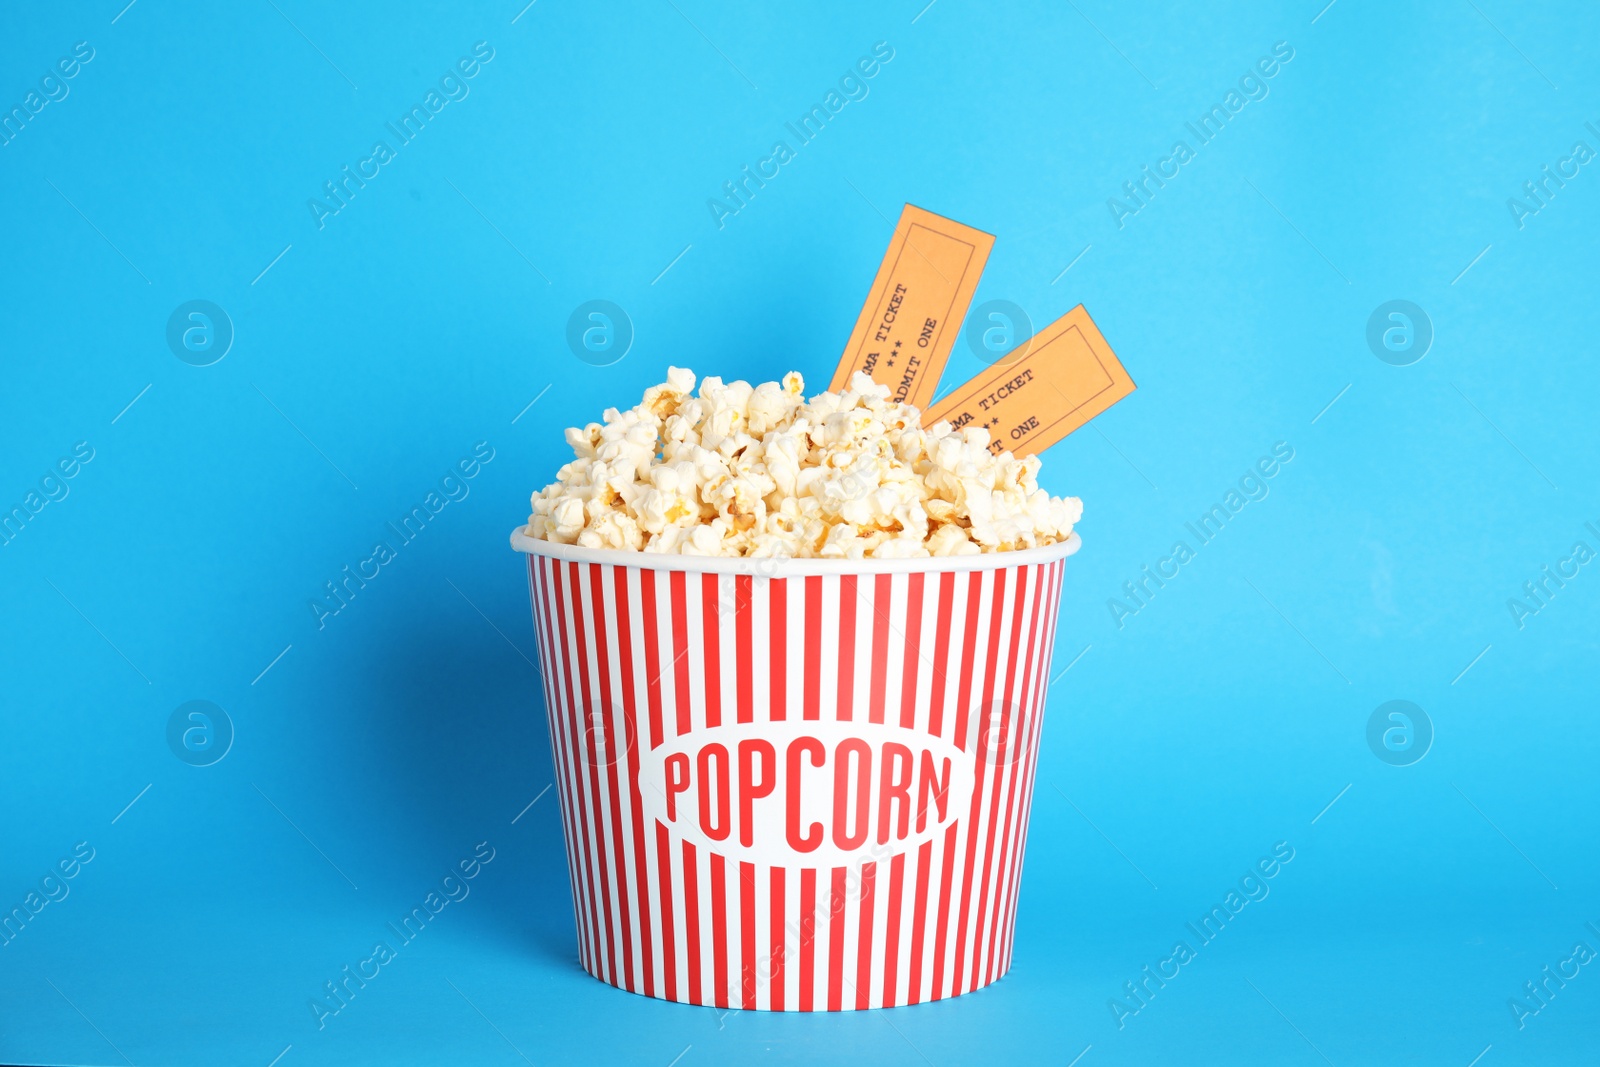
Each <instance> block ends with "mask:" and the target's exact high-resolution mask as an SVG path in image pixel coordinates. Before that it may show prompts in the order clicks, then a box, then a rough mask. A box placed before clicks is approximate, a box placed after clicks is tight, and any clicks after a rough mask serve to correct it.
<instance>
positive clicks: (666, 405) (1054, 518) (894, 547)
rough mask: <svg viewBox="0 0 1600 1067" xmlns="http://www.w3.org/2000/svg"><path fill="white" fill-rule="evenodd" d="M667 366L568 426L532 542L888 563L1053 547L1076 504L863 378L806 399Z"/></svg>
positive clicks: (1017, 464) (979, 436)
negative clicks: (599, 416)
mask: <svg viewBox="0 0 1600 1067" xmlns="http://www.w3.org/2000/svg"><path fill="white" fill-rule="evenodd" d="M695 380H696V379H695V375H694V373H693V372H692V371H689V370H685V369H683V368H680V367H669V368H668V369H667V380H666V381H665V382H663V383H661V384H660V385H653V386H651V387H650V388H649V389H647V390H645V393H644V397H643V399H642V400H641V401H640V402H639V404H637V405H636V406H634V407H632V408H630V409H628V410H627V411H619V410H617V409H615V408H609V409H607V410H606V412H605V414H604V416H603V420H604V421H603V422H599V423H594V422H591V423H589V424H588V425H586V426H583V427H582V428H573V429H569V430H568V431H567V432H566V439H567V443H568V444H569V445H570V446H571V447H572V452H573V459H572V461H571V462H569V463H567V464H565V465H563V466H562V467H561V469H560V470H559V471H558V472H557V473H556V481H554V482H552V483H551V484H550V485H548V486H546V487H545V488H544V489H542V490H541V491H539V492H538V493H535V494H534V495H533V499H532V505H533V513H532V514H531V515H530V516H529V517H528V525H527V528H526V532H527V534H528V536H530V537H536V538H542V539H544V540H548V541H554V542H557V543H559V544H576V545H580V546H583V547H586V548H610V549H623V550H631V551H644V552H666V553H679V554H684V555H701V556H761V557H777V558H785V557H794V558H830V559H866V558H875V559H888V558H908V557H912V558H914V557H929V556H953V555H972V554H976V553H981V552H1006V551H1014V550H1018V549H1025V548H1034V547H1038V546H1040V545H1049V544H1055V543H1057V542H1060V541H1064V540H1066V539H1067V538H1068V537H1070V536H1071V535H1072V527H1073V524H1075V523H1076V522H1077V521H1078V519H1079V518H1080V517H1081V516H1082V514H1083V504H1082V502H1081V501H1079V500H1078V498H1076V497H1053V496H1051V495H1050V494H1049V493H1047V492H1046V491H1045V490H1043V489H1040V488H1039V485H1038V474H1039V468H1040V462H1039V459H1038V457H1036V456H1026V457H1023V458H1021V459H1019V458H1017V457H1015V456H1013V455H1012V454H1011V453H1010V452H1001V453H999V454H998V455H996V454H994V453H992V452H990V450H989V443H990V439H989V433H988V431H987V430H985V429H982V428H980V427H968V428H966V429H963V430H959V431H958V430H955V429H953V428H952V427H951V426H950V424H949V423H948V422H938V423H935V424H934V425H932V426H923V425H922V412H921V411H919V410H918V409H916V408H914V407H912V406H911V405H909V404H901V403H895V402H891V401H890V400H889V395H890V394H889V389H888V387H887V386H881V385H878V384H876V383H875V382H873V381H872V379H871V378H870V377H868V376H867V375H865V374H861V373H856V374H854V375H852V376H851V378H850V382H849V385H848V387H847V388H846V389H845V390H844V391H843V392H840V393H820V394H818V395H817V396H814V397H812V398H811V399H810V400H807V399H806V398H805V395H804V394H805V382H804V380H803V379H802V378H801V377H800V375H799V374H798V373H797V372H795V371H790V372H789V373H788V374H785V375H784V376H783V378H782V380H781V381H777V382H765V383H763V384H761V385H757V386H754V387H752V386H751V385H750V384H749V383H747V382H742V381H734V382H727V383H724V382H723V380H722V379H721V378H715V377H713V378H706V379H704V380H702V381H701V382H700V390H699V393H698V394H696V393H695Z"/></svg>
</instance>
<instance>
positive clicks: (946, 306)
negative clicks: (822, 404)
mask: <svg viewBox="0 0 1600 1067" xmlns="http://www.w3.org/2000/svg"><path fill="white" fill-rule="evenodd" d="M993 247H994V237H993V235H991V234H987V233H984V232H983V231H982V230H974V229H973V228H972V227H971V226H963V225H962V224H961V223H959V222H952V221H951V220H950V219H947V218H943V217H942V216H939V215H935V214H934V213H933V212H931V211H924V210H922V209H921V208H920V207H914V206H912V205H911V204H907V205H906V209H905V210H904V211H903V212H901V213H900V222H899V224H898V225H897V226H895V228H894V240H892V241H890V242H889V251H888V252H886V253H884V257H883V265H882V266H880V267H879V268H878V276H877V278H875V279H873V282H872V289H871V290H870V291H869V292H868V293H867V302H866V305H865V306H864V307H862V309H861V317H860V318H858V319H857V320H856V327H855V329H854V330H852V331H851V332H850V343H849V344H848V345H847V346H845V350H844V357H843V358H842V359H841V360H840V361H839V369H838V370H837V371H836V372H834V375H833V382H832V384H830V385H829V386H828V389H829V391H831V392H838V391H840V390H841V389H843V388H844V387H845V385H846V383H848V382H849V380H850V375H851V374H852V373H854V372H855V371H858V370H859V371H866V372H867V373H868V374H869V375H871V376H872V380H873V381H875V382H877V383H878V384H879V385H887V386H888V387H889V389H890V390H891V393H892V395H893V397H894V399H895V400H897V401H900V402H902V403H906V404H914V405H915V406H917V407H919V408H920V407H922V406H924V405H925V404H927V403H928V401H930V400H932V399H933V394H934V391H935V390H936V389H937V388H938V387H939V374H940V373H941V372H942V371H943V370H944V365H945V361H946V360H948V359H949V358H950V350H951V349H952V348H954V347H955V343H956V338H957V336H958V335H959V334H960V332H961V321H962V320H963V319H965V318H966V316H967V305H968V304H970V303H971V302H972V294H973V292H974V291H975V290H976V289H977V288H978V276H979V275H980V274H982V273H983V265H984V264H985V263H986V262H988V259H989V250H990V249H991V248H993Z"/></svg>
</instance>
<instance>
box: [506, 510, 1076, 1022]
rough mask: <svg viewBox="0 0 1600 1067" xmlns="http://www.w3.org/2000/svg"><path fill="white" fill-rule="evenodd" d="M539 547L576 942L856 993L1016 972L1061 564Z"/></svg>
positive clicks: (745, 977)
mask: <svg viewBox="0 0 1600 1067" xmlns="http://www.w3.org/2000/svg"><path fill="white" fill-rule="evenodd" d="M1078 544H1079V541H1078V538H1077V536H1076V535H1074V536H1073V537H1072V538H1071V540H1069V541H1067V542H1064V543H1062V544H1059V545H1052V546H1049V547H1046V548H1039V549H1030V550H1027V551H1021V552H1008V553H998V554H986V555H982V556H961V557H955V558H949V559H917V560H816V559H803V560H802V559H796V560H757V559H719V558H706V557H692V556H678V555H652V554H646V553H640V552H620V551H611V550H593V549H583V548H577V547H574V546H570V545H556V544H551V543H549V542H546V541H538V540H534V539H531V538H529V537H526V536H525V535H523V534H522V533H521V532H518V533H516V534H513V536H512V545H513V546H514V547H515V548H517V549H518V550H519V551H522V552H524V553H526V554H527V559H528V576H529V588H530V598H531V602H532V606H533V616H534V624H535V630H536V632H537V636H538V644H539V660H540V663H541V664H542V668H541V669H542V672H543V675H544V688H545V705H546V708H547V710H548V713H549V720H550V746H551V750H552V755H553V758H554V765H555V778H556V785H557V788H558V792H559V794H560V800H561V817H562V821H563V830H564V833H565V836H566V844H567V870H568V874H569V876H570V879H571V886H572V899H573V903H574V911H575V912H576V920H577V927H578V946H579V956H580V959H581V960H582V963H583V966H584V968H585V969H586V970H588V972H589V973H590V974H592V975H594V976H595V977H596V978H598V979H600V980H601V981H603V982H609V983H610V984H612V985H614V986H617V987H618V988H620V989H626V990H628V991H630V992H634V993H643V994H644V995H646V996H652V997H660V998H663V999H665V1000H673V1001H678V1002H679V1003H684V1004H703V1005H716V1006H718V1007H727V1008H752V1009H757V1010H771V1011H841V1010H847V1009H852V1008H881V1007H890V1006H894V1005H899V1004H917V1003H920V1002H924V1001H929V1000H937V999H940V998H943V997H952V996H956V995H958V994H961V993H967V992H970V991H972V990H975V989H981V988H982V987H984V986H986V985H988V984H989V983H990V982H993V981H994V980H995V979H997V978H1000V977H1001V976H1003V975H1004V974H1005V973H1006V971H1007V969H1008V968H1009V967H1010V965H1011V951H1012V940H1011V939H1012V930H1013V927H1014V925H1015V915H1016V902H1017V886H1018V882H1019V880H1020V878H1021V874H1022V854H1023V849H1024V846H1025V845H1026V843H1027V831H1028V812H1029V807H1030V803H1031V800H1032V794H1033V771H1034V766H1035V763H1036V758H1037V753H1038V742H1039V728H1040V723H1041V720H1042V718H1043V712H1044V705H1045V691H1046V689H1047V687H1048V684H1049V677H1050V653H1051V647H1052V645H1053V642H1054V636H1055V627H1056V613H1057V608H1058V606H1059V604H1060V591H1061V575H1062V570H1063V566H1064V561H1065V559H1066V557H1067V556H1069V555H1071V554H1072V553H1073V552H1075V551H1076V550H1077V548H1078Z"/></svg>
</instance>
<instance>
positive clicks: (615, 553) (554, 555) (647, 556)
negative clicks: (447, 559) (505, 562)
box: [511, 526, 1083, 578]
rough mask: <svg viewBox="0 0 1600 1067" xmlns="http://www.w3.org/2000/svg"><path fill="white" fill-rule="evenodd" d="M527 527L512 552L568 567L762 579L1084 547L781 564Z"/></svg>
mask: <svg viewBox="0 0 1600 1067" xmlns="http://www.w3.org/2000/svg"><path fill="white" fill-rule="evenodd" d="M526 529H527V528H526V527H525V526H519V527H517V528H516V529H515V530H512V531H511V547H512V548H514V549H515V550H516V551H518V552H521V553H524V554H526V555H529V556H546V557H548V558H550V559H556V560H561V561H562V562H568V563H600V564H607V565H610V566H613V567H637V568H639V569H640V570H648V571H683V572H686V573H689V574H742V575H752V576H755V577H761V578H808V577H818V576H830V575H846V574H852V575H879V574H943V573H959V572H964V571H982V570H1000V569H1002V568H1005V567H1025V566H1030V565H1033V564H1040V563H1054V562H1056V561H1057V560H1062V559H1066V558H1067V557H1068V556H1070V555H1073V554H1074V553H1076V552H1077V551H1078V549H1079V548H1080V547H1081V546H1082V544H1083V541H1082V539H1081V538H1080V537H1079V536H1078V533H1077V531H1076V530H1074V531H1073V532H1072V535H1071V536H1070V537H1068V538H1067V539H1066V540H1065V541H1058V542H1056V543H1055V544H1052V545H1042V546H1040V547H1038V548H1022V549H1017V550H1015V551H1010V552H982V553H978V554H976V555H968V556H919V557H915V558H911V559H778V558H775V557H770V556H769V557H751V556H686V555H682V554H680V553H675V552H641V551H637V550H635V549H626V548H583V547H581V546H579V545H563V544H557V543H556V542H554V541H546V540H544V539H543V538H535V537H529V536H528V534H527V533H526Z"/></svg>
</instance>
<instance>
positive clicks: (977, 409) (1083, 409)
mask: <svg viewBox="0 0 1600 1067" xmlns="http://www.w3.org/2000/svg"><path fill="white" fill-rule="evenodd" d="M1133 390H1134V384H1133V379H1132V378H1130V377H1129V376H1128V372H1127V371H1126V370H1124V369H1123V366H1122V364H1121V363H1119V362H1118V361H1117V357H1116V355H1115V354H1114V353H1113V352H1112V351H1111V346H1110V345H1108V344H1106V339H1105V338H1104V337H1102V336H1101V335H1100V331H1099V330H1098V329H1096V328H1095V324H1094V320H1092V319H1090V318H1089V313H1088V312H1087V311H1085V310H1084V309H1083V305H1082V304H1079V305H1078V306H1077V307H1075V308H1073V309H1072V310H1071V311H1069V312H1067V313H1066V314H1065V315H1063V316H1062V317H1061V318H1059V319H1057V320H1056V321H1055V322H1052V323H1051V324H1050V325H1049V326H1046V327H1045V328H1044V329H1043V330H1040V331H1039V332H1038V333H1037V334H1035V335H1034V337H1033V339H1032V340H1030V341H1027V342H1025V343H1024V344H1022V345H1020V346H1018V347H1017V348H1016V349H1014V350H1013V351H1012V354H1010V355H1007V356H1002V357H1001V358H1000V360H999V361H998V362H997V363H996V364H995V366H994V367H993V368H992V369H991V370H988V371H986V372H984V373H983V374H980V375H978V376H977V377H976V378H974V379H972V380H971V381H970V382H968V383H967V384H965V385H963V386H960V387H959V388H957V389H956V390H955V391H954V392H952V393H951V394H950V395H949V396H947V397H945V398H944V399H943V400H940V401H939V402H937V403H936V404H934V405H933V407H931V408H929V409H928V410H927V412H926V413H924V415H923V417H922V423H923V425H924V426H931V425H933V424H934V423H936V422H938V421H940V420H941V419H944V420H947V421H948V422H949V423H950V424H951V425H952V426H955V427H956V428H957V429H960V428H962V427H965V426H982V427H983V428H985V429H986V430H988V431H989V436H990V438H991V439H992V440H991V443H990V445H989V450H990V451H991V452H994V453H996V454H998V453H1000V452H1003V451H1006V450H1010V451H1011V452H1012V453H1013V454H1014V455H1017V456H1030V455H1034V454H1036V453H1039V452H1043V451H1044V450H1045V449H1047V448H1049V447H1050V446H1051V445H1053V444H1055V443H1056V442H1057V441H1059V440H1061V439H1062V438H1063V437H1065V436H1067V434H1069V433H1071V432H1072V431H1073V430H1076V429H1077V428H1078V427H1080V426H1082V425H1083V424H1084V423H1086V422H1088V421H1089V420H1090V419H1092V418H1094V417H1095V416H1096V415H1098V414H1100V413H1101V412H1102V411H1104V410H1106V408H1109V407H1110V406H1111V405H1112V404H1115V403H1116V402H1117V401H1119V400H1121V399H1122V398H1123V397H1125V396H1127V395H1128V394H1129V393H1131V392H1133Z"/></svg>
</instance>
